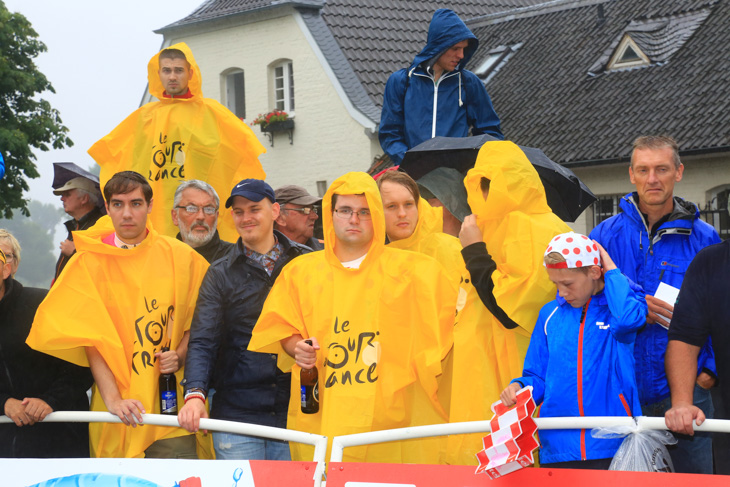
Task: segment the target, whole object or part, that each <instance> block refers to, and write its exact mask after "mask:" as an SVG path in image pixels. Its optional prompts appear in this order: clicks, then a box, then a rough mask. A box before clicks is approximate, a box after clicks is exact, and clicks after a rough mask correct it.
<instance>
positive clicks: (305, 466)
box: [206, 460, 473, 487]
mask: <svg viewBox="0 0 730 487" xmlns="http://www.w3.org/2000/svg"><path fill="white" fill-rule="evenodd" d="M248 463H249V464H250V465H251V472H252V473H253V480H254V484H255V485H256V487H300V486H301V487H312V485H314V470H315V469H316V468H317V464H316V463H315V462H280V461H275V460H249V461H248ZM472 472H473V467H472ZM206 487H207V486H206Z"/></svg>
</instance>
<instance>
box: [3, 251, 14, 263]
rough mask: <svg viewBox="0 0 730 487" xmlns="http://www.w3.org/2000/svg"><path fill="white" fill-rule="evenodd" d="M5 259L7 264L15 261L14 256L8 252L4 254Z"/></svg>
mask: <svg viewBox="0 0 730 487" xmlns="http://www.w3.org/2000/svg"><path fill="white" fill-rule="evenodd" d="M5 259H6V260H7V261H8V262H11V261H13V260H15V254H14V253H12V252H8V253H7V254H5Z"/></svg>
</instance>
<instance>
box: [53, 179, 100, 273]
mask: <svg viewBox="0 0 730 487" xmlns="http://www.w3.org/2000/svg"><path fill="white" fill-rule="evenodd" d="M53 194H55V195H56V196H60V197H61V202H62V203H63V211H65V212H66V213H68V215H69V216H71V220H67V221H65V222H64V223H63V224H64V225H65V226H66V230H68V236H67V237H66V240H64V241H63V242H61V244H60V245H59V248H60V249H61V255H59V256H58V262H56V273H55V275H54V276H53V280H54V281H55V280H56V279H58V276H59V275H60V274H61V271H62V270H63V268H64V267H66V263H67V262H68V261H69V259H70V258H71V256H72V255H73V254H75V253H76V246H75V245H74V241H73V235H72V234H71V232H75V231H78V230H86V229H87V228H91V227H92V226H93V225H94V223H96V221H97V220H98V219H99V218H101V217H102V216H103V215H104V213H103V212H102V211H101V209H100V206H101V203H102V201H101V193H100V192H99V190H98V189H96V187H95V186H94V182H93V181H92V180H90V179H87V178H85V177H83V176H80V177H77V178H73V179H69V180H68V181H67V182H66V184H64V185H63V186H61V187H60V188H58V189H54V190H53Z"/></svg>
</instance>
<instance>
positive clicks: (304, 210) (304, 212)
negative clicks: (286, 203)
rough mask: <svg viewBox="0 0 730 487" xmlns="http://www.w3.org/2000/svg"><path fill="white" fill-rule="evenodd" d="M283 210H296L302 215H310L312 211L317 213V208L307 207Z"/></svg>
mask: <svg viewBox="0 0 730 487" xmlns="http://www.w3.org/2000/svg"><path fill="white" fill-rule="evenodd" d="M282 210H286V211H296V212H299V213H301V214H302V215H309V214H310V213H314V214H315V215H316V214H317V208H312V207H311V206H310V207H306V208H282Z"/></svg>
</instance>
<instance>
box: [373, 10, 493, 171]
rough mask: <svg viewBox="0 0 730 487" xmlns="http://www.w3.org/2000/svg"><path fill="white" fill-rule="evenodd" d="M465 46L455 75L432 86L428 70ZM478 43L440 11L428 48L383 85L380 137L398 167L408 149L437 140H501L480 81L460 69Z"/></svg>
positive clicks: (449, 13) (453, 18)
mask: <svg viewBox="0 0 730 487" xmlns="http://www.w3.org/2000/svg"><path fill="white" fill-rule="evenodd" d="M464 40H467V41H469V45H468V46H467V47H466V48H465V49H464V58H463V59H462V60H461V62H460V63H459V65H458V66H457V67H456V69H455V70H454V71H449V72H444V73H443V74H442V75H441V77H440V78H439V80H438V81H435V80H434V77H433V71H432V69H431V67H430V66H432V65H433V63H434V62H435V61H436V60H437V59H438V57H439V56H441V54H443V53H444V52H445V51H446V50H447V49H449V48H450V47H451V46H453V45H455V44H458V43H459V42H461V41H464ZM478 45H479V41H478V40H477V38H476V37H475V36H474V34H472V32H471V31H470V30H469V29H468V28H467V26H466V25H465V24H464V22H462V20H461V19H460V18H459V16H458V15H456V13H454V12H453V11H452V10H447V9H439V10H437V11H436V12H435V13H434V14H433V18H432V19H431V25H430V26H429V28H428V41H427V44H426V47H424V48H423V50H422V51H421V52H420V53H419V54H418V55H417V56H416V57H415V59H414V60H413V63H412V64H411V66H410V67H409V68H408V69H401V70H399V71H396V72H395V73H393V74H392V75H391V76H390V78H389V79H388V82H387V83H386V85H385V93H384V95H383V111H382V113H381V116H380V130H379V134H378V137H379V139H380V145H381V146H382V148H383V150H384V151H385V153H386V154H388V156H390V158H391V159H392V160H393V162H394V163H395V164H396V165H399V164H400V163H401V161H402V160H403V156H404V154H405V153H406V151H407V150H408V149H411V148H413V147H415V146H417V145H418V144H420V143H421V142H423V141H425V140H428V139H431V138H433V137H436V136H445V137H466V136H468V135H469V128H470V127H471V130H472V132H471V135H482V134H489V135H493V136H494V137H497V138H499V139H504V136H503V135H502V130H501V129H500V126H499V117H498V116H497V113H496V112H495V111H494V107H493V106H492V101H491V100H490V99H489V95H488V94H487V90H486V89H485V88H484V85H483V84H482V82H481V80H480V79H479V78H478V77H477V76H476V75H475V74H474V73H472V72H471V71H466V70H465V69H464V66H465V65H466V63H468V62H469V60H470V59H471V57H472V56H473V55H474V52H475V51H476V50H477V46H478Z"/></svg>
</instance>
